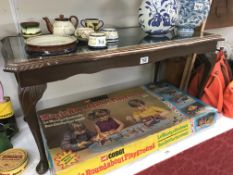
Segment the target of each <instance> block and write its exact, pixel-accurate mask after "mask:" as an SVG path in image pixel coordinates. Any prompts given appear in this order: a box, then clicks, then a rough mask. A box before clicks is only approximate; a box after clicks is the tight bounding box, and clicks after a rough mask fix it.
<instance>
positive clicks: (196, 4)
mask: <svg viewBox="0 0 233 175" xmlns="http://www.w3.org/2000/svg"><path fill="white" fill-rule="evenodd" d="M203 8H204V5H203V4H202V3H200V2H195V4H194V10H198V11H200V10H203Z"/></svg>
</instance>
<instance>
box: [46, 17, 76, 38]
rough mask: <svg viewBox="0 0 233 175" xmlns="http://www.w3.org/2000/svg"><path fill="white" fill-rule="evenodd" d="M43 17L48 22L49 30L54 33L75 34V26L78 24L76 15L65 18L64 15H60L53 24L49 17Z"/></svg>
mask: <svg viewBox="0 0 233 175" xmlns="http://www.w3.org/2000/svg"><path fill="white" fill-rule="evenodd" d="M43 19H44V20H45V22H46V25H47V28H48V30H49V32H50V33H51V34H54V35H62V36H67V35H73V34H74V32H75V28H76V27H77V26H78V18H77V17H76V16H70V17H69V18H65V17H64V15H60V16H59V18H55V22H54V23H53V24H52V23H51V22H50V20H49V19H48V18H47V17H43ZM73 21H74V22H73Z"/></svg>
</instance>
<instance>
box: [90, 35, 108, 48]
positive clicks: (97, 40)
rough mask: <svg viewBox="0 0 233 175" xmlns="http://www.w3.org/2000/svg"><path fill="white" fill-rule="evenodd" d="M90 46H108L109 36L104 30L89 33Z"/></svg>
mask: <svg viewBox="0 0 233 175" xmlns="http://www.w3.org/2000/svg"><path fill="white" fill-rule="evenodd" d="M88 46H89V47H90V48H93V49H103V48H106V47H107V38H106V35H105V33H103V32H95V33H91V34H90V35H89V40H88Z"/></svg>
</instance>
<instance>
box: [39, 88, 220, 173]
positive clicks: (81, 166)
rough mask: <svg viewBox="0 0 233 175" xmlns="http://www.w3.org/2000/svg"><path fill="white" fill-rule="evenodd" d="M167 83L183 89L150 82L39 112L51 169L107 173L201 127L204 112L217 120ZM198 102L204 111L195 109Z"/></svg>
mask: <svg viewBox="0 0 233 175" xmlns="http://www.w3.org/2000/svg"><path fill="white" fill-rule="evenodd" d="M164 88H165V89H169V88H170V89H171V90H172V89H173V90H174V89H175V90H177V92H179V93H181V92H180V91H179V90H178V89H176V88H174V87H173V86H168V84H157V85H153V84H149V85H146V86H143V87H135V88H130V89H126V90H122V91H118V92H115V93H112V94H109V95H103V96H99V97H95V98H91V99H86V100H82V101H79V102H75V103H71V104H66V105H62V106H59V107H55V108H50V109H45V110H43V111H39V112H38V117H39V120H40V124H41V132H42V135H43V139H44V144H45V148H46V152H47V157H48V160H49V164H50V169H51V172H52V174H57V175H96V174H98V175H99V174H105V173H106V172H108V171H110V170H112V169H115V168H117V167H119V166H122V165H125V164H127V163H129V162H131V161H134V160H136V159H138V158H140V157H144V156H146V155H148V154H150V153H151V152H154V151H156V150H157V149H160V148H164V147H166V146H168V145H170V144H172V143H174V142H177V141H178V140H180V139H183V138H185V137H187V136H189V135H191V134H192V132H193V131H197V130H200V129H201V127H199V123H201V122H200V120H201V119H202V120H203V118H204V117H203V116H208V115H210V114H214V119H213V120H212V121H211V122H209V123H208V124H209V125H211V124H213V123H214V121H215V120H216V115H215V114H216V111H215V110H214V109H213V108H211V107H209V106H206V105H204V104H203V103H200V101H197V100H196V99H194V98H192V97H189V96H188V97H189V98H190V99H189V100H187V101H188V102H187V103H186V102H185V104H183V103H181V102H179V103H177V102H176V101H175V103H174V102H172V100H171V98H173V96H174V95H172V93H170V92H169V91H168V92H163V90H164ZM166 93H167V95H166ZM181 94H182V93H181ZM185 95H186V94H185ZM175 97H176V96H175ZM177 98H178V97H177ZM191 99H192V100H191ZM173 101H174V100H173ZM196 103H198V105H199V103H200V104H201V107H202V108H201V107H200V108H201V109H202V110H201V111H200V110H199V111H198V110H197V109H194V107H193V110H194V112H190V109H189V107H188V106H190V105H193V106H194V105H197V104H196ZM190 108H192V107H190ZM198 109H199V108H198ZM195 110H196V112H195ZM189 115H190V116H189ZM195 117H197V119H196V118H195ZM194 118H195V119H194ZM206 118H208V117H206ZM206 118H204V119H206ZM202 122H203V121H202ZM201 126H204V125H201ZM198 127H199V128H198ZM205 127H207V125H206V126H205Z"/></svg>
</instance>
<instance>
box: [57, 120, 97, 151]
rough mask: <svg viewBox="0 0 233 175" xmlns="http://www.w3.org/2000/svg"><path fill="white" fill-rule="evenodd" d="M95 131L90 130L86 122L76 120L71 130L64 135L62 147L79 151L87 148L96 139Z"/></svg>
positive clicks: (71, 125)
mask: <svg viewBox="0 0 233 175" xmlns="http://www.w3.org/2000/svg"><path fill="white" fill-rule="evenodd" d="M95 135H96V134H95V133H94V132H91V131H89V130H88V129H87V128H86V127H85V125H84V124H82V123H80V122H74V123H72V124H70V130H69V131H68V132H66V133H65V134H64V136H63V139H62V142H61V148H62V149H63V150H66V151H79V150H82V149H85V148H87V147H88V146H89V145H91V144H92V143H93V141H94V137H95Z"/></svg>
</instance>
